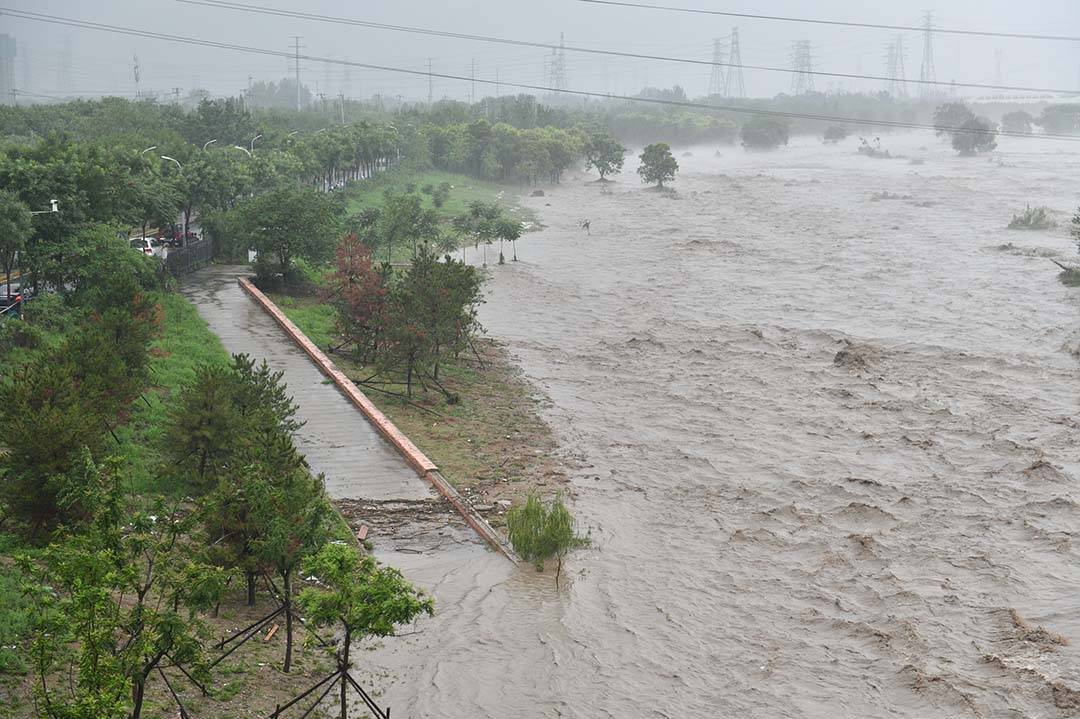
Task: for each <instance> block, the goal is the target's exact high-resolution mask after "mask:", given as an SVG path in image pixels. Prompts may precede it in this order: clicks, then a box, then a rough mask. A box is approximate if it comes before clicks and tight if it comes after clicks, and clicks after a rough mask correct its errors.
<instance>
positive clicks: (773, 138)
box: [739, 116, 789, 150]
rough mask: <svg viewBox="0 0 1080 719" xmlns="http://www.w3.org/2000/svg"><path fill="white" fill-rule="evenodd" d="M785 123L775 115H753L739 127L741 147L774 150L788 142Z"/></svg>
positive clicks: (787, 131)
mask: <svg viewBox="0 0 1080 719" xmlns="http://www.w3.org/2000/svg"><path fill="white" fill-rule="evenodd" d="M788 134H789V130H788V126H787V123H786V122H784V121H783V120H781V119H778V118H775V117H762V116H755V117H752V118H750V119H749V120H747V121H746V123H745V124H744V125H743V126H742V127H741V128H740V129H739V138H740V139H741V140H742V145H743V147H745V148H747V149H752V150H775V149H776V148H777V147H780V145H786V144H788Z"/></svg>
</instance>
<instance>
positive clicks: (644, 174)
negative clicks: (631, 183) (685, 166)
mask: <svg viewBox="0 0 1080 719" xmlns="http://www.w3.org/2000/svg"><path fill="white" fill-rule="evenodd" d="M638 157H639V159H640V160H641V165H640V166H639V167H638V170H637V172H638V174H639V175H641V181H642V182H646V183H649V184H652V183H654V182H655V183H656V185H657V187H660V188H661V189H663V187H664V182H665V181H671V180H674V179H675V173H676V172H678V170H679V163H678V161H677V160H676V159H675V157H674V156H673V155H672V154H671V148H670V147H668V144H667V143H666V142H654V143H653V144H651V145H647V146H646V147H645V150H644V151H643V152H642V153H641V155H639V156H638Z"/></svg>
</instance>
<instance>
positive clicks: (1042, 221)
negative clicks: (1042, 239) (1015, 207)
mask: <svg viewBox="0 0 1080 719" xmlns="http://www.w3.org/2000/svg"><path fill="white" fill-rule="evenodd" d="M1053 226H1054V221H1053V220H1051V219H1050V210H1049V208H1047V207H1032V206H1031V205H1028V206H1027V208H1026V209H1025V210H1024V211H1023V212H1021V213H1020V214H1017V215H1013V218H1012V222H1010V223H1009V229H1010V230H1048V229H1050V228H1051V227H1053Z"/></svg>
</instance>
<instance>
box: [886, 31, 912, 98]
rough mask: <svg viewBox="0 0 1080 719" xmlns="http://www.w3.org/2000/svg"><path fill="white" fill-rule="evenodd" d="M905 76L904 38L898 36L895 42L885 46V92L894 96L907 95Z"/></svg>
mask: <svg viewBox="0 0 1080 719" xmlns="http://www.w3.org/2000/svg"><path fill="white" fill-rule="evenodd" d="M906 80H907V79H906V78H905V76H904V38H903V37H902V36H900V35H897V36H896V40H895V41H894V42H891V43H889V45H888V47H886V48H885V92H887V93H889V95H891V96H892V97H894V98H899V97H907V82H906Z"/></svg>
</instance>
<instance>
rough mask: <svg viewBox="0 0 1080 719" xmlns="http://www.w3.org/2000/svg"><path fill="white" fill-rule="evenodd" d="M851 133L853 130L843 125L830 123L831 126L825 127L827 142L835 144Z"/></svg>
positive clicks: (827, 143)
mask: <svg viewBox="0 0 1080 719" xmlns="http://www.w3.org/2000/svg"><path fill="white" fill-rule="evenodd" d="M850 134H851V131H850V130H848V129H847V128H846V127H844V126H843V125H829V127H828V128H826V129H825V137H824V140H825V144H826V145H835V144H836V143H838V142H840V141H841V140H845V139H847V136H848V135H850Z"/></svg>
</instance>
